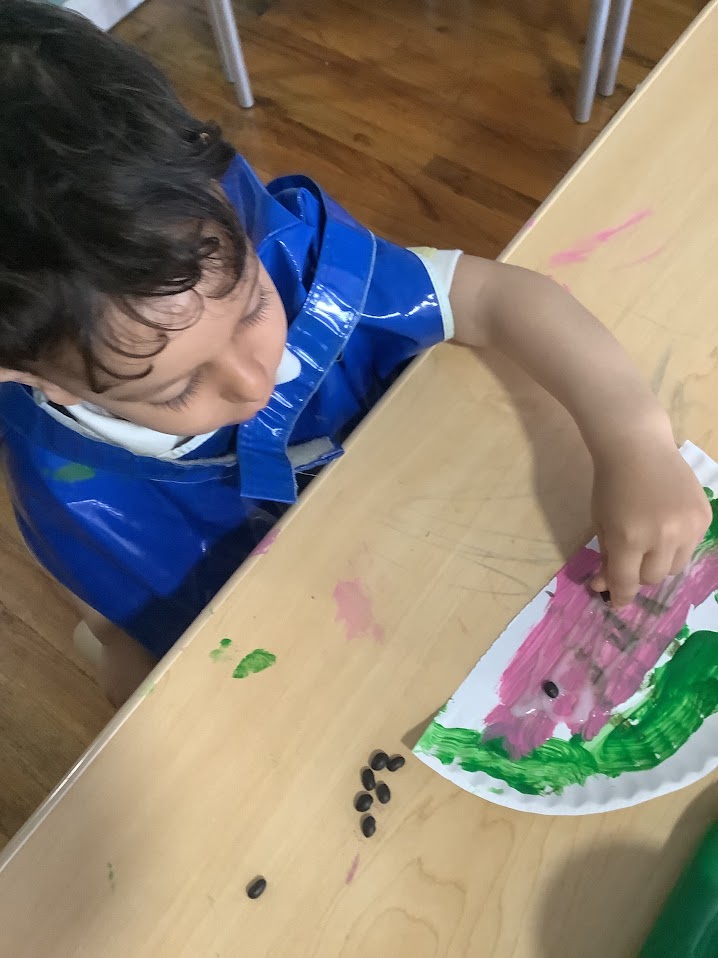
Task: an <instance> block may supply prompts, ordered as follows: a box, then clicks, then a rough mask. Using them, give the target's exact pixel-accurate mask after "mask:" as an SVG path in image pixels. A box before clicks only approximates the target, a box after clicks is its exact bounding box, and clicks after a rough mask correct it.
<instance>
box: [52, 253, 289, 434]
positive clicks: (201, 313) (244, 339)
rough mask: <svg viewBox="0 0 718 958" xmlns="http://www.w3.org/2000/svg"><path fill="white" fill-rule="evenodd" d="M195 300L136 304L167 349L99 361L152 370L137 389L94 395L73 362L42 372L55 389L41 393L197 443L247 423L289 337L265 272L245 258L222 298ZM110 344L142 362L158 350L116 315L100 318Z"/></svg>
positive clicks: (268, 389)
mask: <svg viewBox="0 0 718 958" xmlns="http://www.w3.org/2000/svg"><path fill="white" fill-rule="evenodd" d="M201 293H202V285H201V284H200V286H199V287H198V288H197V290H195V291H190V292H186V293H179V294H177V295H175V296H163V297H158V299H157V300H156V301H145V302H144V303H143V304H142V308H141V310H138V312H140V313H141V316H142V317H143V318H145V319H147V320H149V321H151V323H153V324H155V325H156V326H160V327H161V326H162V325H167V326H168V327H170V329H177V327H180V328H181V327H183V326H186V327H187V328H184V329H180V331H176V332H169V333H168V342H167V344H166V345H165V346H164V348H163V349H162V350H161V351H160V352H159V353H158V354H157V355H156V356H155V357H153V358H152V359H149V360H148V359H128V358H125V357H123V356H121V355H118V354H117V352H116V349H115V350H112V349H111V348H108V349H107V350H106V352H102V351H99V354H98V358H99V359H100V361H101V362H102V363H103V364H104V365H105V366H106V367H107V368H109V369H112V370H113V371H116V372H117V373H118V374H122V375H132V374H133V373H140V372H142V371H144V370H145V369H147V367H148V366H149V365H151V367H152V368H151V371H150V372H149V373H148V374H147V375H146V376H143V378H141V379H137V380H135V381H121V380H117V383H116V384H113V385H112V386H111V387H110V388H109V389H106V390H105V391H103V392H102V393H94V392H92V391H91V389H90V387H89V386H88V385H87V383H86V381H85V380H84V376H82V377H81V376H80V374H79V365H78V357H77V356H75V357H74V358H73V357H68V358H67V361H66V362H62V363H61V368H60V369H58V367H57V366H55V367H54V368H53V370H52V372H50V371H49V370H45V371H43V380H44V379H45V376H47V378H48V379H51V381H52V383H53V384H56V385H57V387H59V389H54V390H53V389H51V388H47V387H45V386H44V384H43V386H44V388H45V391H46V392H47V394H48V396H49V398H50V399H51V400H54V401H56V402H60V403H63V404H65V405H68V404H70V402H71V401H72V402H77V401H78V400H81V401H86V402H91V403H94V404H95V405H97V406H100V407H102V408H103V409H106V410H107V411H108V412H110V413H112V414H113V415H114V416H117V417H119V418H121V419H126V420H128V421H129V422H134V423H137V424H138V425H141V426H148V427H149V428H151V429H156V430H158V431H159V432H164V433H169V434H171V435H178V436H191V435H200V434H202V433H205V432H210V431H212V430H213V429H217V428H219V427H220V426H225V425H228V424H230V423H240V422H245V421H246V420H248V419H251V418H252V416H254V415H255V414H256V413H257V412H259V410H260V409H263V408H264V406H266V404H267V402H268V401H269V398H270V396H271V394H272V391H273V389H274V386H275V377H276V373H277V369H278V367H279V363H280V360H281V358H282V353H283V350H284V344H285V341H286V336H287V320H286V316H285V313H284V308H283V306H282V303H281V300H280V299H279V295H278V294H277V291H276V289H275V287H274V284H273V283H272V280H271V279H270V277H269V275H268V273H267V272H266V270H265V269H264V267H263V266H262V265H261V263H260V262H259V260H258V259H257V257H256V256H255V255H254V254H252V255H251V257H250V258H249V260H248V263H247V268H246V270H245V274H244V276H243V277H242V279H241V280H240V282H239V283H238V284H237V286H236V287H235V289H234V290H233V291H232V292H231V293H229V294H228V295H227V296H225V297H223V298H221V299H212V298H211V296H202V295H201ZM108 322H109V323H110V324H112V332H113V337H114V340H115V341H116V343H119V344H120V345H121V348H124V349H125V350H126V351H127V352H134V353H141V352H142V349H143V346H144V352H145V355H147V354H148V353H150V352H152V351H153V347H154V346H156V344H157V332H156V330H155V329H152V328H150V327H145V326H143V325H142V323H140V322H138V321H137V319H132V318H128V317H126V316H124V315H123V314H121V313H119V311H116V314H112V315H110V316H109V317H108Z"/></svg>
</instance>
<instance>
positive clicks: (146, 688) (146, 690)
mask: <svg viewBox="0 0 718 958" xmlns="http://www.w3.org/2000/svg"><path fill="white" fill-rule="evenodd" d="M156 688H157V686H156V685H155V683H154V682H148V683H147V684H146V685H143V686H142V691H141V695H142V698H143V699H146V698H147V696H148V695H152V693H153V692H154V690H155V689H156Z"/></svg>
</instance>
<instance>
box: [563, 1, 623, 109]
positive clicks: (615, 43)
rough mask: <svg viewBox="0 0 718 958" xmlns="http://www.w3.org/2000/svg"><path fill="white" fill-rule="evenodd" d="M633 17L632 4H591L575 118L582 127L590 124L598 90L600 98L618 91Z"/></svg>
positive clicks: (593, 2)
mask: <svg viewBox="0 0 718 958" xmlns="http://www.w3.org/2000/svg"><path fill="white" fill-rule="evenodd" d="M630 15H631V0H591V13H590V16H589V22H588V33H587V35H586V49H585V51H584V55H583V66H582V68H581V80H580V82H579V87H578V97H577V100H576V113H575V114H574V115H575V117H576V120H577V121H578V122H579V123H587V122H588V120H589V119H590V117H591V108H592V106H593V101H594V98H595V96H596V90H598V92H599V93H600V94H601V96H611V94H612V93H613V91H614V90H615V88H616V74H617V73H618V65H619V63H620V62H621V55H622V54H623V45H624V43H625V41H626V30H627V29H628V18H629V17H630ZM602 60H603V63H602V62H601V61H602Z"/></svg>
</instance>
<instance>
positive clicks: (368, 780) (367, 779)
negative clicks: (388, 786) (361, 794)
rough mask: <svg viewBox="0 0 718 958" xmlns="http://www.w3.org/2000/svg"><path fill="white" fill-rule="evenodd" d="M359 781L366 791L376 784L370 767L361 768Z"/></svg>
mask: <svg viewBox="0 0 718 958" xmlns="http://www.w3.org/2000/svg"><path fill="white" fill-rule="evenodd" d="M361 783H362V785H363V786H364V788H365V789H366V790H367V792H370V791H371V790H372V789H373V788H374V786H375V785H376V779H375V778H374V772H372V770H371V769H370V768H363V769H362V773H361Z"/></svg>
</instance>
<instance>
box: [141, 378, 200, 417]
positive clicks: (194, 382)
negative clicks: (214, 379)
mask: <svg viewBox="0 0 718 958" xmlns="http://www.w3.org/2000/svg"><path fill="white" fill-rule="evenodd" d="M201 383H202V373H201V372H200V371H197V372H196V373H195V374H194V376H193V377H192V378H191V379H190V381H189V382H188V383H187V385H186V386H185V388H184V389H183V390H182V392H181V393H180V394H179V396H174V397H173V398H172V399H168V400H166V401H165V402H156V403H151V405H152V406H160V407H161V408H162V409H173V410H175V411H177V410H181V409H186V408H187V406H189V404H190V402H191V401H192V399H193V398H194V395H195V393H196V392H197V390H198V389H199V387H200V385H201Z"/></svg>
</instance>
